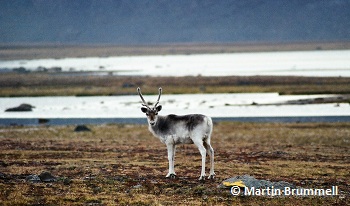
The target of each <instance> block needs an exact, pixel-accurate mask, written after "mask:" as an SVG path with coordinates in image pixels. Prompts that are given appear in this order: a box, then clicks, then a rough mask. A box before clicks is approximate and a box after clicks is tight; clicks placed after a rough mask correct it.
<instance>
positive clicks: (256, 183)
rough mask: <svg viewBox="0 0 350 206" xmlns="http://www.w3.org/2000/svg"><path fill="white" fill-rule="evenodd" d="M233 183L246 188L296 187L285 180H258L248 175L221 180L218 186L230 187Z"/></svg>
mask: <svg viewBox="0 0 350 206" xmlns="http://www.w3.org/2000/svg"><path fill="white" fill-rule="evenodd" d="M233 184H234V185H237V186H239V187H244V186H245V187H248V188H252V187H254V188H255V189H260V188H268V187H269V188H271V187H272V186H273V188H275V189H284V188H285V187H289V188H296V186H295V185H293V184H291V183H288V182H285V181H279V182H271V181H268V180H258V179H255V178H254V177H252V176H249V175H243V176H236V177H232V178H229V179H226V180H224V181H222V183H221V184H220V185H219V187H220V188H231V187H232V186H233Z"/></svg>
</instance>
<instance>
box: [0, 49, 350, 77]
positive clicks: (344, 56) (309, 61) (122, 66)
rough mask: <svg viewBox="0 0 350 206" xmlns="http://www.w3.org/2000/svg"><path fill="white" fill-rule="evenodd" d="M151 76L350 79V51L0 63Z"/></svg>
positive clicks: (70, 59) (26, 66)
mask: <svg viewBox="0 0 350 206" xmlns="http://www.w3.org/2000/svg"><path fill="white" fill-rule="evenodd" d="M18 67H25V68H26V69H30V70H37V69H38V68H39V67H45V68H53V67H60V68H61V69H62V71H66V72H68V71H93V72H98V73H99V74H111V73H112V74H114V75H138V76H144V75H151V76H197V75H202V76H229V75H239V76H244V75H248V76H250V75H282V76H286V75H293V76H344V77H349V76H350V50H332V51H288V52H261V53H230V54H192V55H159V56H120V57H89V58H67V59H35V60H14V61H0V68H2V69H4V68H7V69H13V68H18Z"/></svg>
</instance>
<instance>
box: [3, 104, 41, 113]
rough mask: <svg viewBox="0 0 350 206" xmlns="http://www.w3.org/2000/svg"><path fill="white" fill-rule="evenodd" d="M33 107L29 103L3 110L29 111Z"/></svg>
mask: <svg viewBox="0 0 350 206" xmlns="http://www.w3.org/2000/svg"><path fill="white" fill-rule="evenodd" d="M33 108H35V107H34V106H32V105H30V104H21V105H19V106H18V107H13V108H8V109H6V110H5V112H31V111H33V110H32V109H33Z"/></svg>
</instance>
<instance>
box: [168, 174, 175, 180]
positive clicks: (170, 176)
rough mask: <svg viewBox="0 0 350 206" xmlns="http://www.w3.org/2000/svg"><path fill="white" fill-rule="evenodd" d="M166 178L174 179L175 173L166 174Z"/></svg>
mask: <svg viewBox="0 0 350 206" xmlns="http://www.w3.org/2000/svg"><path fill="white" fill-rule="evenodd" d="M166 178H169V179H175V178H176V174H168V175H167V176H166Z"/></svg>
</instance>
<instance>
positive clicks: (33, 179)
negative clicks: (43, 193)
mask: <svg viewBox="0 0 350 206" xmlns="http://www.w3.org/2000/svg"><path fill="white" fill-rule="evenodd" d="M26 181H27V182H31V183H39V182H41V179H40V177H39V176H38V175H29V176H27V177H26Z"/></svg>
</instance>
